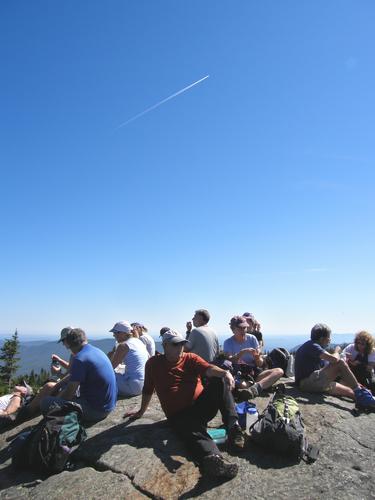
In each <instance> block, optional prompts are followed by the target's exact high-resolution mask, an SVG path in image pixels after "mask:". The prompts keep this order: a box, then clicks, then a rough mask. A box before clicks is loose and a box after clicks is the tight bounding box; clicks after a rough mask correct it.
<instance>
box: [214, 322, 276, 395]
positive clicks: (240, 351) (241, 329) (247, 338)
mask: <svg viewBox="0 0 375 500" xmlns="http://www.w3.org/2000/svg"><path fill="white" fill-rule="evenodd" d="M229 326H230V328H231V330H232V332H233V336H232V337H230V338H229V339H226V340H225V341H224V346H223V350H224V352H225V354H227V355H228V356H229V359H230V361H231V362H232V363H233V365H234V368H236V365H239V368H241V367H240V365H241V364H242V365H243V364H245V365H247V366H250V367H252V368H253V370H252V376H253V377H254V380H255V382H256V383H255V384H254V385H253V386H251V387H249V388H248V389H244V390H242V391H241V396H242V397H245V396H246V398H247V399H250V398H255V397H257V396H259V394H260V393H261V392H262V390H263V389H268V388H269V387H271V386H272V385H273V384H274V383H275V382H276V381H277V380H279V378H280V377H282V376H283V374H284V372H283V370H282V369H281V368H272V369H270V370H263V369H262V367H263V365H264V359H263V356H262V355H261V352H260V349H259V344H258V341H257V339H256V338H255V337H254V335H250V334H248V333H246V331H247V329H248V326H249V325H248V323H247V321H246V318H244V317H243V316H233V318H232V319H231V320H230V323H229Z"/></svg>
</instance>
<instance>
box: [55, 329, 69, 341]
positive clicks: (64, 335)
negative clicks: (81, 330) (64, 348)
mask: <svg viewBox="0 0 375 500" xmlns="http://www.w3.org/2000/svg"><path fill="white" fill-rule="evenodd" d="M72 330H73V327H72V326H66V327H65V328H63V329H62V330H61V332H60V340H58V341H57V342H62V341H63V340H65V339H66V336H67V335H68V333H69V332H71V331H72Z"/></svg>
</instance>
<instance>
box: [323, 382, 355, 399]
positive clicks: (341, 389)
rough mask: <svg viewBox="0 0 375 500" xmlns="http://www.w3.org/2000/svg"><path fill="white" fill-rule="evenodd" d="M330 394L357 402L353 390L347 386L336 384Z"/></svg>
mask: <svg viewBox="0 0 375 500" xmlns="http://www.w3.org/2000/svg"><path fill="white" fill-rule="evenodd" d="M328 394H332V396H344V397H346V398H350V399H353V400H355V396H354V391H353V389H351V388H350V387H348V386H347V385H343V384H339V383H337V382H336V383H335V386H334V387H332V389H330V390H329V391H328Z"/></svg>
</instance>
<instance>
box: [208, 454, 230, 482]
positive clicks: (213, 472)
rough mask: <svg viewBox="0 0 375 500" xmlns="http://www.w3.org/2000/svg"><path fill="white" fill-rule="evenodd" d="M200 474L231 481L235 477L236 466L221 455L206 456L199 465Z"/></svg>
mask: <svg viewBox="0 0 375 500" xmlns="http://www.w3.org/2000/svg"><path fill="white" fill-rule="evenodd" d="M201 469H202V474H204V475H207V476H212V477H226V478H228V479H232V478H234V477H236V476H237V473H238V465H237V464H233V463H231V462H228V461H227V460H225V458H224V457H222V456H221V455H207V456H205V457H204V458H203V460H202V463H201Z"/></svg>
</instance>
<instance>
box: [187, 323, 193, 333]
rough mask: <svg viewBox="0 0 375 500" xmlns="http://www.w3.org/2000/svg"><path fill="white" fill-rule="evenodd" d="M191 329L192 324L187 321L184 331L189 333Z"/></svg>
mask: <svg viewBox="0 0 375 500" xmlns="http://www.w3.org/2000/svg"><path fill="white" fill-rule="evenodd" d="M192 329H193V323H192V322H191V321H188V322H187V323H186V331H187V332H189V333H190V332H191V330H192Z"/></svg>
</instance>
